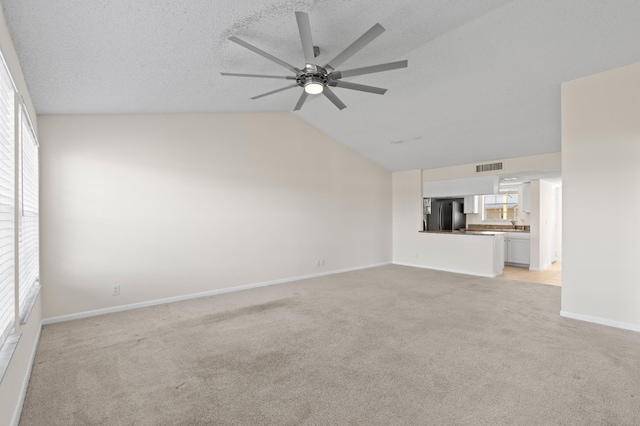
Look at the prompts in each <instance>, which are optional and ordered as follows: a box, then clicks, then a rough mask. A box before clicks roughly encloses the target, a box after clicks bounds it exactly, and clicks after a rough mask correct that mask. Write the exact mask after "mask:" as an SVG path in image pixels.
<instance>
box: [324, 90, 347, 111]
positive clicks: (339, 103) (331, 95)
mask: <svg viewBox="0 0 640 426" xmlns="http://www.w3.org/2000/svg"><path fill="white" fill-rule="evenodd" d="M322 94H323V95H325V96H326V97H327V99H329V100H330V101H331V102H333V104H334V105H335V106H337V107H338V109H339V110H343V109H345V108H346V107H347V106H346V105H345V104H343V103H342V101H341V100H340V99H338V97H337V96H336V94H335V93H333V92H332V91H331V89H329V88H328V87H325V88H324V90H323V91H322Z"/></svg>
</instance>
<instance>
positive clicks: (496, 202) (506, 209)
mask: <svg viewBox="0 0 640 426" xmlns="http://www.w3.org/2000/svg"><path fill="white" fill-rule="evenodd" d="M518 209H519V206H518V193H517V192H507V193H504V194H494V195H485V196H484V212H483V218H482V219H483V220H486V221H492V222H505V221H509V220H516V219H517V218H518Z"/></svg>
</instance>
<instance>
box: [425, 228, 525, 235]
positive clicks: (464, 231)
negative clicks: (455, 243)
mask: <svg viewBox="0 0 640 426" xmlns="http://www.w3.org/2000/svg"><path fill="white" fill-rule="evenodd" d="M418 232H420V233H423V234H455V235H498V234H506V233H518V234H528V233H529V231H528V230H522V229H491V230H487V229H485V230H479V229H459V230H456V231H435V230H427V231H418Z"/></svg>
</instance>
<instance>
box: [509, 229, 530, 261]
mask: <svg viewBox="0 0 640 426" xmlns="http://www.w3.org/2000/svg"><path fill="white" fill-rule="evenodd" d="M529 240H530V235H529V234H527V233H515V232H509V233H507V238H506V240H505V245H504V261H505V263H512V264H515V265H529V263H530V251H529Z"/></svg>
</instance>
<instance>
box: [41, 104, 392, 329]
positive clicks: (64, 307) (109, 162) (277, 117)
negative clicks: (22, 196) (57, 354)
mask: <svg viewBox="0 0 640 426" xmlns="http://www.w3.org/2000/svg"><path fill="white" fill-rule="evenodd" d="M40 139H41V145H42V148H41V175H42V181H43V183H42V199H41V212H42V213H41V215H42V228H41V230H42V231H41V232H42V236H41V239H42V247H43V254H42V275H43V277H44V279H45V280H46V283H47V285H46V287H45V289H44V294H43V297H44V305H43V306H44V316H45V318H51V317H59V316H64V315H69V314H76V313H82V312H86V311H93V310H101V309H107V308H112V307H116V306H120V305H126V304H132V303H139V302H145V301H151V300H157V299H163V298H171V297H177V296H181V295H188V294H194V293H201V292H207V291H211V290H216V289H224V288H229V287H234V286H241V285H249V284H255V283H261V282H267V281H272V280H282V279H287V278H292V277H299V276H305V275H311V274H317V273H322V272H327V271H336V270H341V269H347V268H356V267H364V266H367V265H374V264H379V263H384V262H389V261H391V174H390V172H388V171H386V170H384V169H383V168H381V167H380V166H378V165H376V164H374V163H372V162H371V161H369V160H367V159H365V158H363V157H361V156H359V155H358V154H356V153H354V152H353V151H350V150H349V149H347V148H345V147H344V146H343V145H341V144H339V143H338V142H336V141H335V140H333V139H331V138H329V137H328V136H326V135H325V134H323V133H321V132H320V131H318V130H316V129H314V128H313V127H311V126H309V125H308V124H306V123H305V122H303V121H302V120H300V119H298V118H297V117H295V116H294V115H292V114H289V113H255V114H187V115H106V116H41V117H40ZM317 259H325V266H324V267H320V268H318V267H316V260H317ZM113 285H120V289H121V295H119V296H112V295H111V288H112V286H113Z"/></svg>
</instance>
